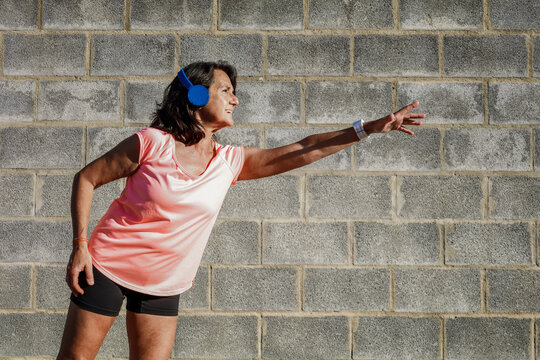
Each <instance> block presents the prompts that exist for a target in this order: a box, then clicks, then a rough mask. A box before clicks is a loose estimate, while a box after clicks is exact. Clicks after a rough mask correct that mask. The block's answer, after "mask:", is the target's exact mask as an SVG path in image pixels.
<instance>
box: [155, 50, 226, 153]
mask: <svg viewBox="0 0 540 360" xmlns="http://www.w3.org/2000/svg"><path fill="white" fill-rule="evenodd" d="M214 70H223V71H224V72H225V73H226V74H227V75H229V79H230V80H231V83H232V86H233V89H234V90H236V69H235V67H234V66H232V65H230V64H229V63H227V62H225V61H218V62H195V63H192V64H189V65H188V66H186V67H184V72H185V73H186V76H187V77H188V79H189V80H190V81H191V83H192V84H193V85H204V86H205V87H206V88H209V87H210V85H212V83H213V82H214ZM156 106H157V107H156V111H155V112H154V113H153V114H152V123H151V125H150V126H151V127H153V128H157V129H160V130H163V131H166V132H168V133H170V134H172V135H173V136H174V138H175V139H176V140H177V141H180V142H182V143H184V144H186V145H188V146H189V145H193V144H196V143H198V142H199V141H201V139H202V138H203V137H204V131H203V127H202V125H201V124H200V123H199V122H198V121H197V120H196V119H195V117H194V112H195V110H197V109H199V108H200V107H199V106H195V105H193V104H191V103H190V102H189V100H188V97H187V89H186V88H185V87H184V86H183V85H182V83H180V80H179V79H178V76H176V77H175V78H174V80H173V81H172V82H171V83H170V84H169V86H167V88H166V89H165V92H164V94H163V101H162V102H161V104H156Z"/></svg>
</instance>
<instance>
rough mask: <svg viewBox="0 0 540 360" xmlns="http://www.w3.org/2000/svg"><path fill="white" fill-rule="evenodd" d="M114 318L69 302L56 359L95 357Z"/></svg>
mask: <svg viewBox="0 0 540 360" xmlns="http://www.w3.org/2000/svg"><path fill="white" fill-rule="evenodd" d="M114 319H115V317H113V316H106V315H101V314H96V313H94V312H91V311H88V310H84V309H81V308H80V307H78V306H77V305H75V304H74V303H73V302H72V303H70V305H69V310H68V315H67V319H66V325H65V327H64V335H63V337H62V345H61V346H60V351H59V353H58V357H57V359H93V358H95V357H96V355H97V353H98V351H99V348H100V346H101V343H102V342H103V339H104V338H105V335H107V332H108V331H109V329H110V328H111V325H112V323H113V322H114Z"/></svg>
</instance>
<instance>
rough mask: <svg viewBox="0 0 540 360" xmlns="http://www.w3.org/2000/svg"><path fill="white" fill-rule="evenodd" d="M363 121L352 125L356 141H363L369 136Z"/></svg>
mask: <svg viewBox="0 0 540 360" xmlns="http://www.w3.org/2000/svg"><path fill="white" fill-rule="evenodd" d="M365 125H367V123H366V124H365V123H364V120H358V121H355V122H354V123H353V128H354V131H355V132H356V135H357V136H358V140H363V139H365V138H367V137H368V136H369V133H368V132H367V131H366V128H365Z"/></svg>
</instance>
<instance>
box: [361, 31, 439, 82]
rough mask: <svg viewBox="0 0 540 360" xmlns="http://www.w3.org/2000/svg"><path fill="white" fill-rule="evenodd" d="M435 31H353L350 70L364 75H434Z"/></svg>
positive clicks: (435, 60) (436, 56)
mask: <svg viewBox="0 0 540 360" xmlns="http://www.w3.org/2000/svg"><path fill="white" fill-rule="evenodd" d="M437 44H438V40H437V36H436V35H399V36H396V35H357V36H355V37H354V73H355V74H357V75H367V76H438V75H439V56H438V45H437Z"/></svg>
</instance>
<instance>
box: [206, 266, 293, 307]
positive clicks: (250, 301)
mask: <svg viewBox="0 0 540 360" xmlns="http://www.w3.org/2000/svg"><path fill="white" fill-rule="evenodd" d="M299 281H300V280H299V274H298V270H297V269H294V268H220V267H217V268H214V271H213V279H212V309H213V310H298V302H299V301H298V300H299V299H297V294H296V292H297V291H296V283H297V282H299Z"/></svg>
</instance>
